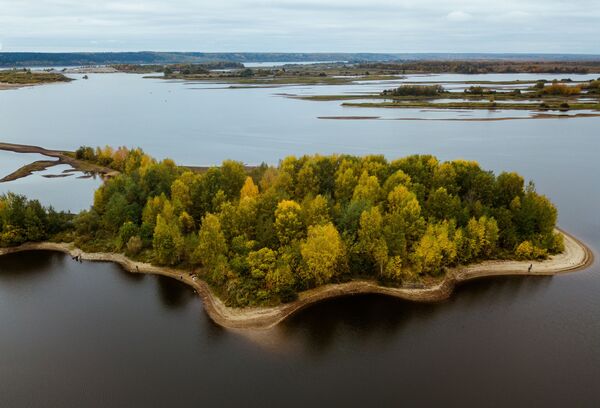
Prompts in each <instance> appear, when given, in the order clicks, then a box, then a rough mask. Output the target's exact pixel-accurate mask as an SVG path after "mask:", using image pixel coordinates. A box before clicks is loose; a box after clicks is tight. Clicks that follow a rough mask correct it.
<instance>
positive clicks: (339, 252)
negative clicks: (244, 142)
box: [0, 145, 593, 328]
mask: <svg viewBox="0 0 600 408" xmlns="http://www.w3.org/2000/svg"><path fill="white" fill-rule="evenodd" d="M13 146H15V145H13ZM16 146H18V145H16ZM38 149H41V148H38ZM62 154H65V155H66V153H62ZM72 156H73V159H74V160H77V161H80V162H83V163H87V164H89V165H94V166H98V167H100V168H108V169H112V171H113V172H114V173H113V174H112V177H110V178H107V179H106V180H105V182H104V184H103V185H102V186H101V187H100V188H99V189H98V190H97V191H96V193H95V195H94V203H93V206H92V207H91V208H90V210H88V211H83V212H81V213H80V214H77V215H72V214H67V213H62V212H56V211H54V210H53V209H51V208H45V207H43V206H42V205H41V204H40V203H39V202H38V201H35V200H28V199H27V198H25V197H23V196H18V195H14V194H10V193H9V194H7V195H3V196H0V247H1V248H0V255H3V254H8V253H12V252H18V251H24V250H36V249H37V250H40V249H41V250H55V251H62V252H65V253H69V254H70V255H71V256H72V257H73V258H74V259H76V260H82V259H87V260H95V261H113V262H117V263H119V264H121V265H122V266H123V267H125V268H126V269H127V270H129V271H131V272H139V273H155V274H162V275H166V276H171V277H173V278H175V279H178V280H181V281H183V282H185V283H188V284H189V285H191V286H193V287H194V288H195V289H196V290H197V291H198V293H199V294H200V295H201V296H202V297H203V299H204V301H205V307H206V310H207V312H208V313H209V315H210V316H211V317H212V318H213V320H214V321H215V322H217V323H219V324H221V325H223V326H225V327H230V328H267V327H271V326H273V325H275V324H277V323H278V322H280V321H281V320H283V319H284V318H285V317H287V316H289V315H290V314H292V313H293V312H295V311H297V310H299V309H301V308H303V307H305V306H307V305H309V304H311V303H314V302H317V301H320V300H323V299H326V298H330V297H334V296H342V295H348V294H357V293H381V294H387V295H391V296H396V297H401V298H404V299H408V300H415V301H436V300H441V299H445V298H447V297H448V296H449V295H450V294H451V293H452V290H453V288H454V285H455V284H456V283H459V282H462V281H465V280H469V279H473V278H479V277H483V276H494V275H528V274H529V275H552V274H556V273H562V272H567V271H573V270H577V269H581V268H584V267H586V266H588V265H590V264H591V262H592V260H593V256H592V253H591V251H589V249H587V247H586V246H585V245H584V244H582V243H581V242H580V241H578V240H577V239H576V238H574V237H572V236H570V235H569V234H567V233H564V232H562V231H560V230H557V228H556V220H557V210H556V208H555V206H554V205H553V204H552V203H551V202H550V201H549V200H548V199H547V198H546V197H544V196H543V195H540V194H538V193H537V192H536V190H535V187H534V185H533V184H532V183H528V184H526V183H525V180H524V179H523V177H521V176H520V175H518V174H516V173H501V174H499V175H495V174H493V173H492V172H490V171H486V170H484V169H482V168H481V167H480V166H479V165H478V164H477V163H476V162H472V161H465V160H455V161H449V162H440V161H439V160H438V159H437V158H435V157H434V156H430V155H414V156H409V157H405V158H401V159H397V160H393V161H388V160H387V159H386V158H384V157H383V156H379V155H371V156H364V157H356V156H350V155H332V156H320V155H315V156H303V157H300V158H297V157H293V156H291V157H287V158H285V159H283V160H281V161H280V163H279V165H278V166H269V165H266V164H263V165H260V166H254V167H248V166H245V165H244V164H243V163H240V162H235V161H225V162H223V163H222V165H221V166H218V167H217V166H215V167H210V168H189V167H181V166H178V165H176V164H175V163H174V162H173V161H172V160H169V159H166V160H162V161H157V160H155V159H153V158H152V157H150V156H148V155H147V154H145V153H144V152H143V151H142V150H141V149H139V148H138V149H128V148H125V147H120V148H118V149H113V148H111V147H104V148H96V149H93V148H90V147H81V148H79V149H78V150H77V151H76V152H74V153H73V154H72ZM67 157H70V155H67Z"/></svg>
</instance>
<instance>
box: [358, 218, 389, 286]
mask: <svg viewBox="0 0 600 408" xmlns="http://www.w3.org/2000/svg"><path fill="white" fill-rule="evenodd" d="M358 249H359V251H360V252H361V253H363V254H365V255H366V256H367V257H368V258H369V259H370V260H371V261H372V262H373V264H374V265H376V266H377V267H378V270H379V274H383V271H384V269H385V266H386V264H387V259H388V247H387V243H386V242H385V239H384V232H383V217H382V215H381V212H380V211H379V208H378V207H372V208H371V209H370V210H365V211H363V213H362V214H361V216H360V228H359V229H358Z"/></svg>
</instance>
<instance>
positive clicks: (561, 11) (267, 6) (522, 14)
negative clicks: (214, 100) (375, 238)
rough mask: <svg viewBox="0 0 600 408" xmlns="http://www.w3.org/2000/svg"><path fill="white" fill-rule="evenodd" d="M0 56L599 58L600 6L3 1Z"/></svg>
mask: <svg viewBox="0 0 600 408" xmlns="http://www.w3.org/2000/svg"><path fill="white" fill-rule="evenodd" d="M0 50H2V51H40V52H43V51H49V52H57V51H139V50H148V51H205V52H219V51H221V52H235V51H247V52H269V51H271V52H399V53H401V52H507V53H589V54H600V0H571V1H558V0H448V1H434V0H145V1H137V0H121V1H116V0H104V1H102V0H98V1H92V0H0Z"/></svg>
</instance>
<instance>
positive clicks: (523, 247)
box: [515, 241, 548, 261]
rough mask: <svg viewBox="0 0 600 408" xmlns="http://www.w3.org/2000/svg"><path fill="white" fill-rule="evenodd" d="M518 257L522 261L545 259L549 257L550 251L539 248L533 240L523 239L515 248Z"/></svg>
mask: <svg viewBox="0 0 600 408" xmlns="http://www.w3.org/2000/svg"><path fill="white" fill-rule="evenodd" d="M515 255H516V257H517V259H519V260H522V261H528V260H538V259H545V258H547V257H548V251H546V250H545V249H542V248H538V247H537V246H535V245H533V244H532V243H531V241H523V242H521V243H520V244H519V246H518V247H517V249H516V250H515Z"/></svg>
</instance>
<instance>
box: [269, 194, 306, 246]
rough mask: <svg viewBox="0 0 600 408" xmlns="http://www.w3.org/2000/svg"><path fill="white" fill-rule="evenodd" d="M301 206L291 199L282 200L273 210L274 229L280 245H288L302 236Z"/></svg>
mask: <svg viewBox="0 0 600 408" xmlns="http://www.w3.org/2000/svg"><path fill="white" fill-rule="evenodd" d="M301 212H302V208H301V207H300V204H298V203H297V202H295V201H293V200H283V201H281V202H280V203H279V204H277V210H275V231H276V232H277V237H278V238H279V242H280V244H281V245H289V244H291V243H292V242H293V241H295V240H297V239H300V238H302V235H303V233H304V226H303V224H302V214H301Z"/></svg>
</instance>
